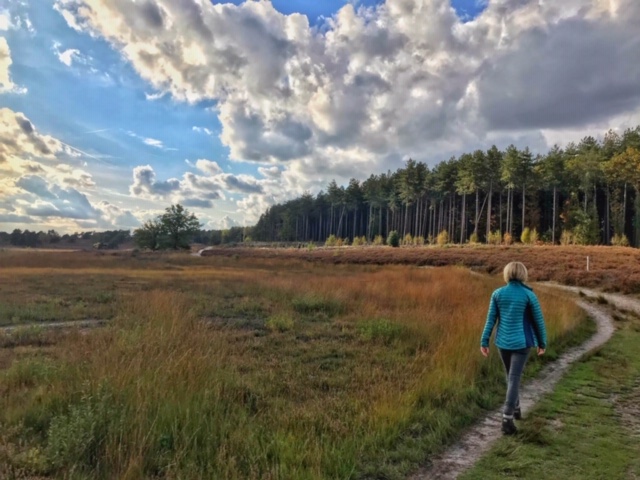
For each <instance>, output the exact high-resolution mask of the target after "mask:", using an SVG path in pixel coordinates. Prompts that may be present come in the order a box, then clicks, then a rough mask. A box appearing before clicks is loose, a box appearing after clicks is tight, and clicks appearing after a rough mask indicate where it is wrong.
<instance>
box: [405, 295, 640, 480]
mask: <svg viewBox="0 0 640 480" xmlns="http://www.w3.org/2000/svg"><path fill="white" fill-rule="evenodd" d="M538 285H539V286H541V287H543V286H544V287H545V288H547V287H551V288H561V289H563V290H568V291H572V292H574V293H579V292H582V293H583V294H584V295H585V296H587V297H603V298H605V299H606V300H607V302H609V303H610V304H612V305H615V306H616V307H618V308H621V309H623V310H631V311H633V312H636V313H640V301H638V300H634V299H631V298H629V297H625V296H623V295H615V294H603V293H600V292H597V291H594V290H589V289H585V288H575V287H566V286H563V285H556V284H552V283H545V284H538ZM576 303H577V304H578V306H579V307H580V308H582V309H583V310H585V311H586V312H587V313H588V314H589V316H590V317H591V318H593V320H594V321H595V322H596V324H597V332H596V333H595V334H594V335H593V336H592V337H591V338H590V339H589V340H587V341H586V342H585V343H584V344H582V345H581V346H579V347H575V348H573V349H571V350H569V351H567V352H566V353H564V354H563V355H562V356H560V358H559V359H558V360H556V361H555V362H553V363H551V364H549V365H547V366H546V367H545V368H544V369H543V370H542V371H541V372H540V374H539V375H538V376H537V377H536V378H535V379H534V380H532V381H530V382H527V384H526V385H524V387H522V389H521V392H520V405H521V407H522V413H523V415H526V414H527V413H528V412H529V411H530V410H531V409H532V408H533V406H534V405H535V404H536V402H537V401H538V400H539V399H540V398H541V397H542V396H543V395H546V394H547V393H550V392H551V391H552V390H553V388H554V387H555V385H556V384H557V383H558V381H559V380H560V378H562V376H563V375H564V373H565V372H566V371H567V370H568V369H569V367H570V366H571V364H572V363H573V362H575V361H576V360H578V359H579V358H580V357H582V356H583V355H584V354H585V353H587V352H589V351H591V350H593V349H595V348H598V347H600V346H601V345H603V344H604V343H606V342H607V341H608V340H609V339H610V338H611V336H612V335H613V332H614V330H615V327H614V325H613V320H612V318H611V316H610V314H609V313H608V312H607V311H606V310H605V309H603V308H601V307H598V306H595V305H592V304H590V303H587V302H584V301H582V300H579V301H577V302H576ZM501 421H502V408H499V409H497V410H494V411H493V412H491V413H489V414H488V415H487V416H485V417H484V418H483V419H482V420H480V421H479V422H478V423H477V424H476V425H475V426H473V427H471V428H470V429H469V430H467V431H466V432H465V433H464V435H463V436H462V438H461V439H460V440H459V441H458V442H457V443H455V444H454V445H452V446H451V447H449V448H448V449H447V450H446V451H445V452H444V453H442V454H441V455H439V456H437V457H436V458H435V459H433V461H432V463H431V465H430V466H428V467H425V468H423V469H421V470H419V471H418V472H416V473H415V474H414V475H412V476H411V477H410V479H411V480H448V479H455V478H457V477H458V476H459V475H460V474H462V473H463V472H464V471H465V470H467V469H469V468H470V467H472V466H473V465H474V464H475V463H476V462H477V461H478V460H479V459H480V458H481V457H482V456H483V455H484V454H486V453H487V452H488V451H489V449H490V448H491V447H492V445H493V443H494V442H495V441H496V440H498V439H499V438H500V437H501V436H502V433H501V432H500V426H501Z"/></svg>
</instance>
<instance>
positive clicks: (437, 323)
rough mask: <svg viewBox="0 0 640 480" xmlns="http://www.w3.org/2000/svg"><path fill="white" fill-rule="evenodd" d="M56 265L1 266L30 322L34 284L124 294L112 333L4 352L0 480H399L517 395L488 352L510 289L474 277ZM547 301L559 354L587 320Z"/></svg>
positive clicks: (273, 267)
mask: <svg viewBox="0 0 640 480" xmlns="http://www.w3.org/2000/svg"><path fill="white" fill-rule="evenodd" d="M55 255H59V256H56V257H47V258H44V259H43V261H44V262H45V266H46V268H44V269H43V268H42V265H38V264H37V263H35V262H33V263H30V264H28V265H27V266H25V265H24V264H21V263H20V262H18V261H16V260H15V258H10V259H7V258H4V259H3V258H1V257H0V265H2V262H3V261H4V262H5V265H4V270H3V271H4V272H7V275H8V276H9V277H10V278H11V279H12V282H13V284H15V285H17V286H15V287H14V290H13V296H12V298H11V299H9V298H5V299H4V300H5V301H11V302H13V303H12V305H13V306H14V311H18V312H19V311H20V308H21V307H24V308H26V307H27V305H28V302H29V298H30V297H29V296H28V289H25V288H23V287H20V286H24V285H31V286H32V285H34V284H35V283H33V282H36V281H38V282H39V283H37V285H38V288H39V291H38V294H39V295H41V296H42V297H43V298H47V297H48V296H49V295H52V296H54V297H56V298H62V299H63V300H64V301H65V302H66V301H67V300H68V299H71V298H73V297H74V295H78V293H80V294H81V296H87V297H86V298H87V299H89V298H90V294H91V289H94V290H96V289H111V290H112V291H113V292H114V297H113V299H110V300H109V302H107V303H106V305H108V306H109V308H110V310H109V311H110V312H111V315H112V317H113V320H112V322H111V323H110V324H109V326H108V327H106V328H104V329H98V330H95V331H92V332H90V333H88V334H70V335H62V336H58V337H52V338H47V339H45V340H46V341H44V340H43V344H44V345H46V347H45V349H44V350H39V349H34V347H33V346H34V345H36V343H35V342H39V341H41V340H42V339H41V338H40V333H39V332H35V333H37V335H36V334H33V333H32V334H31V335H24V336H23V338H24V339H25V340H24V341H26V342H27V343H28V345H27V346H24V345H17V346H16V342H12V341H9V340H7V341H5V342H4V345H5V348H3V349H0V350H2V351H3V353H4V355H2V363H3V365H4V366H5V367H6V368H5V370H3V371H2V372H0V398H1V399H2V408H1V409H0V465H4V467H2V468H4V470H2V468H0V474H2V475H6V476H8V475H14V476H20V475H24V476H30V475H42V474H46V475H56V476H59V477H65V476H70V475H71V474H74V475H80V476H85V477H89V478H149V477H166V478H231V479H233V478H238V479H240V478H242V479H252V478H256V479H258V478H260V479H275V478H291V479H296V478H310V479H320V478H354V477H358V476H360V477H384V478H402V477H403V476H404V475H405V474H406V472H407V471H408V470H409V469H410V468H412V465H415V463H416V462H419V461H423V460H424V458H425V455H428V454H430V453H433V452H435V451H437V450H438V449H439V448H441V447H442V445H443V444H444V443H446V442H447V441H448V440H450V439H451V438H452V437H453V436H454V435H455V433H456V432H457V431H459V429H460V428H462V427H463V426H465V425H467V424H468V423H469V422H471V421H472V420H473V419H474V418H476V417H477V416H478V415H480V414H481V413H482V412H483V411H484V409H486V408H489V407H492V406H495V405H496V403H497V402H499V400H500V396H501V394H502V393H503V392H502V381H503V379H502V373H501V369H500V365H499V362H498V359H497V356H496V355H495V354H494V355H492V358H491V360H490V361H486V360H484V359H483V357H481V356H480V354H479V351H478V346H479V336H480V332H481V329H482V326H483V323H484V316H485V312H486V308H487V305H488V299H489V296H490V293H491V291H492V290H493V289H494V288H496V287H497V286H499V285H501V284H502V282H501V281H499V280H497V279H490V278H483V277H479V276H475V275H472V274H470V273H469V272H468V271H467V270H466V269H461V268H455V267H451V268H443V269H424V268H414V267H407V266H400V265H391V266H384V267H380V266H377V265H352V264H342V265H330V264H328V265H325V264H322V263H309V262H306V261H303V260H302V259H295V258H293V259H289V260H283V259H281V258H244V255H240V256H239V257H233V256H231V257H207V258H198V257H191V256H188V255H160V256H143V257H142V258H140V257H137V258H136V257H130V256H127V257H123V258H120V257H117V256H116V257H115V260H114V263H113V267H114V268H113V269H111V268H110V266H109V265H110V262H107V261H105V258H110V256H100V255H96V254H79V255H78V256H77V257H67V255H71V254H55ZM73 255H75V254H73ZM70 264H73V265H75V266H74V268H71V267H69V265H70ZM43 275H44V276H45V278H46V281H42V278H43ZM85 285H90V286H91V288H89V287H85ZM83 298H84V297H83ZM540 299H541V303H542V305H543V309H544V312H545V315H546V318H547V323H548V328H549V335H550V345H551V348H550V350H549V357H550V358H553V357H554V356H555V355H557V354H558V353H559V352H560V351H561V350H562V349H564V348H566V347H567V346H568V345H570V344H572V343H575V342H578V341H580V340H581V339H582V338H584V334H585V331H584V322H582V320H583V315H582V314H581V313H580V311H579V310H578V309H577V307H576V306H575V305H574V304H573V303H572V302H567V301H566V299H565V298H564V297H563V296H561V295H556V294H552V293H545V292H541V293H540ZM82 301H83V302H84V301H88V300H86V299H85V300H82ZM21 302H23V303H21ZM88 305H89V306H88V307H86V308H87V309H88V310H87V311H90V305H91V304H88ZM52 308H53V307H52ZM56 308H57V310H51V312H52V313H56V312H57V313H58V314H59V315H64V312H65V308H70V307H69V306H65V303H64V302H61V303H60V304H57V307H56ZM25 348H28V350H26V351H25V350H24V349H25ZM21 349H22V350H21ZM25 352H26V353H25ZM539 366H540V360H538V359H534V360H533V361H532V364H531V366H530V369H529V370H528V372H529V374H531V372H533V371H535V370H536V369H537V368H539Z"/></svg>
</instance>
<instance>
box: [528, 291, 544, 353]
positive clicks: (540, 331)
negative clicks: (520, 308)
mask: <svg viewBox="0 0 640 480" xmlns="http://www.w3.org/2000/svg"><path fill="white" fill-rule="evenodd" d="M530 301H531V311H532V313H533V324H534V325H533V326H534V327H535V328H534V329H533V330H534V331H535V334H536V339H537V340H538V346H539V347H540V348H547V329H546V327H545V325H544V317H543V316H542V309H541V308H540V302H538V297H536V295H535V294H534V293H531V295H530Z"/></svg>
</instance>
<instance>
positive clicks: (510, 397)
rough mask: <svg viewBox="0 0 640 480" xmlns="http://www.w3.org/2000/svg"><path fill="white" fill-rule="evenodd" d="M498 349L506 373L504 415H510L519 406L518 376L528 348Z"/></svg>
mask: <svg viewBox="0 0 640 480" xmlns="http://www.w3.org/2000/svg"><path fill="white" fill-rule="evenodd" d="M499 350H500V358H501V359H502V363H503V364H504V370H505V373H506V374H507V375H506V376H507V398H506V400H505V402H504V411H503V413H504V415H506V416H509V417H510V416H512V415H513V411H514V410H515V409H516V408H518V407H520V395H519V391H520V378H521V377H522V371H523V370H524V366H525V364H526V363H527V357H528V356H529V349H528V348H523V349H522V350H503V349H501V348H500V349H499Z"/></svg>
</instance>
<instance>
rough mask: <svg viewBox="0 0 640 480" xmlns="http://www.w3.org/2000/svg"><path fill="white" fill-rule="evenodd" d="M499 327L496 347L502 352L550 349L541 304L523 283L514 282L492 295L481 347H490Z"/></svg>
mask: <svg viewBox="0 0 640 480" xmlns="http://www.w3.org/2000/svg"><path fill="white" fill-rule="evenodd" d="M496 323H497V325H498V326H497V331H496V338H495V344H496V346H497V347H498V348H502V349H504V350H520V349H523V348H529V347H540V348H547V330H546V328H545V325H544V318H543V317H542V310H541V309H540V303H539V302H538V298H537V297H536V294H535V293H533V290H532V289H531V288H530V287H528V286H527V285H525V284H524V283H522V282H519V281H517V280H512V281H510V282H509V283H508V284H507V285H505V286H504V287H501V288H498V289H497V290H496V291H495V292H493V294H492V295H491V301H490V302H489V313H488V314H487V322H486V324H485V326H484V331H483V332H482V339H481V346H483V347H488V346H489V338H490V337H491V333H492V332H493V329H494V327H495V326H496Z"/></svg>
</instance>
